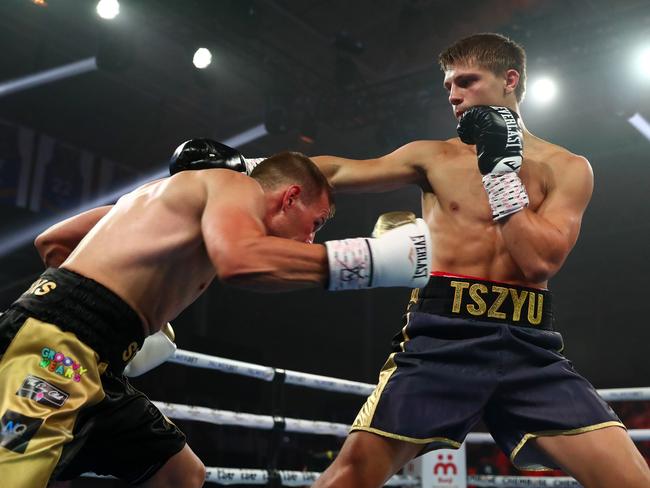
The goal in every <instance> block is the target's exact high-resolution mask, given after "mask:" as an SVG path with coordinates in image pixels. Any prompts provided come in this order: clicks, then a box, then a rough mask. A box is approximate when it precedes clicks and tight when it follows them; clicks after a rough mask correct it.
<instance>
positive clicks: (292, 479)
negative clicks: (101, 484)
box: [81, 467, 420, 486]
mask: <svg viewBox="0 0 650 488" xmlns="http://www.w3.org/2000/svg"><path fill="white" fill-rule="evenodd" d="M321 474H322V473H318V472H314V471H286V470H267V469H239V468H220V467H206V468H205V481H206V483H216V484H219V485H266V484H268V482H269V480H270V479H272V478H275V479H278V480H279V481H280V484H281V485H282V486H306V485H311V484H312V483H313V482H315V481H316V479H317V478H318V477H319V476H320V475H321ZM81 476H82V477H83V478H101V479H115V477H114V476H105V475H98V474H95V473H84V474H82V475H81ZM384 486H420V479H419V478H415V477H413V476H403V475H396V476H393V477H392V478H390V479H389V480H388V481H387V482H386V483H385V484H384Z"/></svg>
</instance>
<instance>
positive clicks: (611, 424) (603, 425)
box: [510, 420, 627, 471]
mask: <svg viewBox="0 0 650 488" xmlns="http://www.w3.org/2000/svg"><path fill="white" fill-rule="evenodd" d="M607 427H622V428H623V429H625V430H627V428H626V427H625V425H623V424H622V423H621V422H616V421H615V420H610V421H609V422H602V423H600V424H594V425H588V426H586V427H579V428H577V429H570V430H546V431H542V432H535V433H531V434H525V435H524V436H523V437H522V438H521V440H520V441H519V444H517V446H516V447H515V448H514V449H513V450H512V452H511V453H510V462H512V464H513V465H514V466H515V467H516V468H517V469H521V470H525V471H552V470H553V468H547V467H545V466H541V465H532V466H531V467H527V466H519V465H518V464H517V463H516V462H515V458H516V457H517V455H518V454H519V452H520V451H521V450H522V449H523V448H524V446H525V445H526V442H528V441H529V440H531V439H536V438H538V437H553V436H558V435H577V434H584V433H586V432H593V431H595V430H600V429H605V428H607Z"/></svg>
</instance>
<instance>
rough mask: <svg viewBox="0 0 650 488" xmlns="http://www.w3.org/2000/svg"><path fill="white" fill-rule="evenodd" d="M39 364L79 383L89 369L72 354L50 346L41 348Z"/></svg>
mask: <svg viewBox="0 0 650 488" xmlns="http://www.w3.org/2000/svg"><path fill="white" fill-rule="evenodd" d="M39 366H40V367H41V368H44V369H47V370H48V371H50V372H51V373H54V374H58V375H59V376H63V377H64V378H68V379H71V380H73V381H76V382H77V383H79V382H80V381H81V377H82V376H83V375H85V374H86V372H87V371H88V370H87V369H86V368H84V367H83V366H81V365H80V364H79V363H78V362H77V361H75V360H74V359H73V358H71V357H70V356H66V355H65V354H63V353H62V352H58V351H55V350H54V349H50V348H49V347H44V348H43V349H42V350H41V362H40V364H39Z"/></svg>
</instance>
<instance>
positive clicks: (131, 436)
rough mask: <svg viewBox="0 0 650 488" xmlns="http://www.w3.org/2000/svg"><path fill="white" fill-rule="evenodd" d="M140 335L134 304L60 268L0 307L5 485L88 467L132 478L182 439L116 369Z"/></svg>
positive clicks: (36, 483)
mask: <svg viewBox="0 0 650 488" xmlns="http://www.w3.org/2000/svg"><path fill="white" fill-rule="evenodd" d="M143 340H144V335H143V330H142V322H141V320H140V318H139V317H138V315H137V314H136V312H135V311H133V309H131V308H130V307H129V306H128V305H127V304H126V303H125V302H124V301H122V300H121V299H120V298H119V297H118V296H117V295H115V294H114V293H113V292H111V291H110V290H108V289H106V288H105V287H104V286H102V285H100V284H99V283H97V282H95V281H93V280H90V279H88V278H85V277H83V276H81V275H79V274H77V273H73V272H72V271H69V270H66V269H48V270H47V271H46V272H45V273H43V274H42V275H41V277H40V278H39V279H38V280H37V281H36V282H35V283H34V284H32V286H31V287H30V288H29V289H28V290H27V291H26V292H25V293H23V295H21V297H20V298H19V299H18V300H17V301H16V302H14V303H13V304H12V305H11V307H10V308H9V309H8V310H7V311H6V312H5V313H4V314H3V315H2V316H0V422H1V424H2V425H1V427H2V430H1V431H0V473H2V476H1V478H2V485H3V486H11V487H12V488H23V487H24V488H28V487H29V488H36V487H45V486H46V485H47V483H48V481H49V480H50V479H52V480H65V479H72V478H75V477H77V476H79V475H80V474H82V473H84V472H88V471H90V472H95V473H97V474H103V475H113V476H116V477H118V478H121V479H123V480H125V481H127V482H129V483H132V484H139V483H142V482H144V481H146V480H147V479H149V478H150V477H151V476H152V475H153V474H154V473H155V472H156V471H157V470H158V469H159V468H160V467H162V466H163V465H164V464H165V462H166V461H167V460H168V459H169V458H170V457H172V456H173V455H174V454H176V453H177V452H179V451H180V450H181V449H182V448H183V447H184V445H185V436H184V435H183V433H182V432H181V431H180V430H179V429H178V428H177V427H176V426H175V425H174V424H173V423H171V422H170V421H169V420H168V419H167V418H166V417H165V416H164V415H163V414H162V413H161V412H160V411H159V410H158V409H157V408H156V407H155V406H154V405H153V404H152V403H151V401H150V400H149V399H148V398H147V397H146V396H145V395H143V394H142V393H140V392H139V391H137V390H136V389H135V388H133V387H132V386H131V385H130V384H129V383H128V380H127V379H126V377H124V376H123V374H122V373H123V370H124V367H125V365H126V364H127V362H128V361H129V360H130V359H131V357H132V356H133V355H134V354H135V352H136V351H137V350H138V348H139V347H140V345H141V344H142V342H143Z"/></svg>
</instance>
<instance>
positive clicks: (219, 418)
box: [153, 402, 350, 437]
mask: <svg viewBox="0 0 650 488" xmlns="http://www.w3.org/2000/svg"><path fill="white" fill-rule="evenodd" d="M153 403H154V405H156V407H158V408H159V409H160V411H161V412H162V413H164V414H165V415H167V416H168V417H170V418H173V419H178V420H197V421H201V422H208V423H210V424H217V425H236V426H240V427H250V428H253V429H262V430H273V429H277V428H282V430H284V431H286V432H299V433H303V434H320V435H335V436H337V437H345V436H347V435H348V433H349V431H350V426H349V425H346V424H338V423H334V422H323V421H319V420H302V419H293V418H285V417H273V416H271V415H258V414H252V413H242V412H230V411H228V410H214V409H211V408H206V407H196V406H190V405H181V404H177V403H164V402H153ZM282 426H283V427H282Z"/></svg>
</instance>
